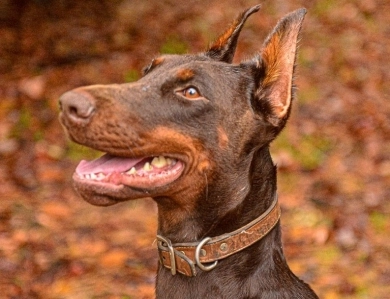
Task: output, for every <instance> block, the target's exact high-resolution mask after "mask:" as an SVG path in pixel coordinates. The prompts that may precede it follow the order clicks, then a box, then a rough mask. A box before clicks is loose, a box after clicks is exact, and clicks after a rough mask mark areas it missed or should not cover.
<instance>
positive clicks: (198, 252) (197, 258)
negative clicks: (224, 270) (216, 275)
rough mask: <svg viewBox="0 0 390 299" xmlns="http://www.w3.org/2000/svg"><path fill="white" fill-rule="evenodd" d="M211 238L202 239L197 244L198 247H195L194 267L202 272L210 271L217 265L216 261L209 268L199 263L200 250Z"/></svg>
mask: <svg viewBox="0 0 390 299" xmlns="http://www.w3.org/2000/svg"><path fill="white" fill-rule="evenodd" d="M210 240H211V238H209V237H208V238H204V239H203V240H202V241H200V242H199V244H198V246H196V249H195V262H196V265H197V266H198V267H199V268H200V269H201V270H203V271H210V270H212V269H214V268H215V266H216V265H217V264H218V261H215V262H214V263H213V264H211V265H209V266H205V265H203V264H202V263H201V262H200V250H201V249H202V247H203V245H205V244H207V242H208V241H210Z"/></svg>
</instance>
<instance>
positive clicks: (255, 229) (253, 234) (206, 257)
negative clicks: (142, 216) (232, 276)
mask: <svg viewBox="0 0 390 299" xmlns="http://www.w3.org/2000/svg"><path fill="white" fill-rule="evenodd" d="M279 219H280V207H279V203H278V198H277V196H276V195H275V197H274V200H273V202H272V204H271V206H270V207H269V208H268V209H267V211H265V212H264V213H263V214H261V215H260V216H259V217H258V218H256V219H254V220H253V221H251V222H250V223H248V224H247V225H245V226H243V227H241V228H239V229H237V230H235V231H233V232H230V233H226V234H223V235H220V236H217V237H213V238H209V237H207V238H204V239H203V240H201V241H199V242H191V243H176V244H172V242H171V241H170V240H169V239H167V238H165V237H163V236H161V235H157V248H158V252H159V256H160V263H161V264H162V265H163V266H164V267H165V268H168V269H170V270H171V273H172V275H175V274H176V273H177V272H179V273H181V274H183V275H186V276H196V274H197V268H200V269H201V270H203V271H210V270H212V269H214V268H215V267H216V266H217V263H218V261H219V260H221V259H224V258H226V257H228V256H230V255H232V254H234V253H237V252H239V251H241V250H243V249H245V248H247V247H249V246H250V245H252V244H254V243H255V242H257V241H259V240H261V239H262V238H263V237H264V236H266V235H267V234H268V233H269V232H270V231H271V230H272V228H274V227H275V225H276V224H277V223H278V221H279ZM205 264H207V265H205Z"/></svg>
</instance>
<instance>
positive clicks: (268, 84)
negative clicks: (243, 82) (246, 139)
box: [251, 8, 306, 129]
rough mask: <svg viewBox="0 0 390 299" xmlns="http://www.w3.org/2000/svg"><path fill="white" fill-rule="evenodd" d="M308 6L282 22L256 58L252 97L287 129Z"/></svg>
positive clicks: (256, 106) (275, 122)
mask: <svg viewBox="0 0 390 299" xmlns="http://www.w3.org/2000/svg"><path fill="white" fill-rule="evenodd" d="M305 14H306V9H304V8H302V9H298V10H296V11H294V12H292V13H290V14H288V15H287V16H285V17H284V18H283V19H281V20H280V21H279V23H278V24H277V25H276V27H275V29H274V30H273V31H272V32H271V34H270V35H269V36H268V38H267V39H266V40H265V42H264V45H263V49H262V51H261V53H260V55H259V56H258V57H256V58H255V59H254V60H252V62H251V63H252V64H254V69H255V80H256V82H255V83H256V86H257V89H256V91H255V95H254V97H253V99H252V101H253V102H252V105H253V107H254V110H255V111H258V112H259V113H262V114H263V115H264V116H265V118H266V120H267V121H268V122H269V123H271V124H272V125H273V126H275V127H279V128H280V129H282V128H283V126H284V125H285V123H286V121H287V118H288V116H289V113H290V108H291V101H292V97H293V91H294V85H293V77H294V68H295V58H296V53H297V43H298V36H299V32H300V29H301V26H302V22H303V19H304V17H305Z"/></svg>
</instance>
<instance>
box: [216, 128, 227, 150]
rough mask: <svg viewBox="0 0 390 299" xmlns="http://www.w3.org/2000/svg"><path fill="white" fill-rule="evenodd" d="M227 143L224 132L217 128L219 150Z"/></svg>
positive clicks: (222, 129)
mask: <svg viewBox="0 0 390 299" xmlns="http://www.w3.org/2000/svg"><path fill="white" fill-rule="evenodd" d="M228 143H229V138H228V136H227V134H226V131H225V130H224V128H222V127H218V145H219V148H221V149H224V148H226V147H227V145H228Z"/></svg>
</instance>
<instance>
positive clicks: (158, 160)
mask: <svg viewBox="0 0 390 299" xmlns="http://www.w3.org/2000/svg"><path fill="white" fill-rule="evenodd" d="M152 165H153V166H155V167H157V168H163V167H164V166H166V165H167V160H166V159H165V157H164V156H159V157H154V158H153V160H152Z"/></svg>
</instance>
